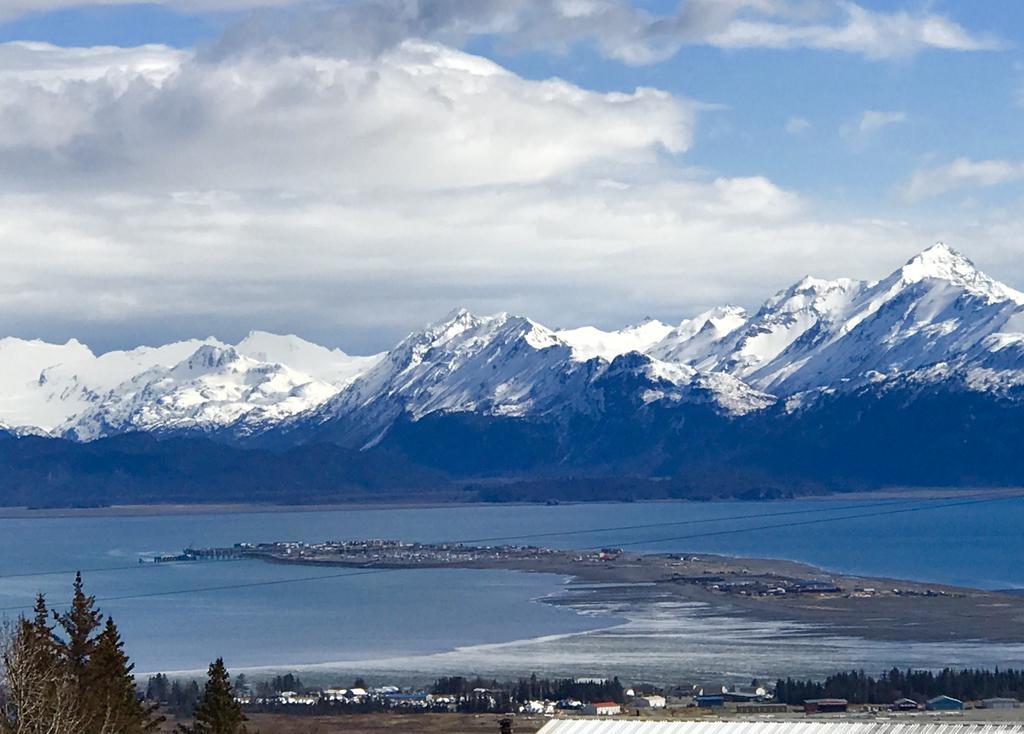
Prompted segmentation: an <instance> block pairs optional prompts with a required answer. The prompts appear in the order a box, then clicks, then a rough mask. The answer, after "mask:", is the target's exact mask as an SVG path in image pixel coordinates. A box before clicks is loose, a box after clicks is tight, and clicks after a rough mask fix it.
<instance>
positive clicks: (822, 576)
mask: <svg viewBox="0 0 1024 734" xmlns="http://www.w3.org/2000/svg"><path fill="white" fill-rule="evenodd" d="M246 558H248V559H260V560H265V561H270V562H279V563H295V564H303V565H326V566H350V567H356V568H381V569H387V568H394V569H399V568H402V569H408V568H443V567H452V568H492V569H493V568H508V569H514V570H524V571H535V572H551V573H566V574H570V575H573V576H581V577H587V578H588V580H594V579H591V578H590V576H591V575H592V572H593V571H594V570H595V569H600V570H599V571H598V573H600V572H601V571H614V572H617V573H615V574H614V577H609V578H607V579H606V580H609V581H630V582H645V583H649V582H652V581H657V582H662V583H668V584H671V585H674V586H689V587H694V588H697V589H701V590H704V591H708V592H711V593H714V594H720V595H729V596H737V597H783V596H794V595H797V596H799V595H804V596H813V597H845V598H870V597H955V598H963V597H964V596H965V594H964V593H963V592H960V591H957V590H951V589H949V588H944V587H940V586H938V585H927V584H919V583H909V582H906V583H901V584H895V585H894V584H886V585H878V584H875V585H872V584H871V583H870V582H866V583H848V582H846V581H845V580H842V579H841V578H840V577H838V576H837V575H835V574H828V573H825V572H822V571H820V570H819V569H813V568H810V567H803V568H799V564H790V563H786V562H782V561H759V560H755V559H732V558H724V557H720V556H712V555H693V554H637V553H628V552H626V551H624V550H622V549H621V548H593V549H584V550H578V549H577V550H563V549H554V548H545V547H540V546H534V545H508V544H504V545H494V546H486V545H471V544H465V543H414V542H405V541H400V540H384V539H373V540H332V541H324V542H320V543H301V542H294V541H277V542H270V543H247V542H241V543H236V544H235V545H234V546H231V547H224V548H186V549H185V550H183V551H182V552H181V553H179V554H175V555H162V556H156V557H154V558H153V559H151V560H152V562H157V563H167V562H188V561H211V560H232V559H246ZM797 570H801V571H803V573H802V574H800V575H795V571H797ZM598 580H600V576H598Z"/></svg>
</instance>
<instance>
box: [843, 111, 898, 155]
mask: <svg viewBox="0 0 1024 734" xmlns="http://www.w3.org/2000/svg"><path fill="white" fill-rule="evenodd" d="M906 121H907V113H905V112H899V111H892V110H864V112H863V113H861V116H860V117H859V118H858V119H857V120H854V121H852V122H848V123H845V124H843V125H840V127H839V134H840V135H841V136H842V137H843V138H845V139H846V140H847V141H849V142H850V143H851V144H852V145H853V147H854V148H860V147H862V146H864V145H865V144H866V143H867V142H868V141H869V140H870V139H871V138H872V137H873V136H874V135H876V134H877V133H878V132H879V131H880V130H882V129H883V128H886V127H889V126H890V125H897V124H899V123H903V122H906Z"/></svg>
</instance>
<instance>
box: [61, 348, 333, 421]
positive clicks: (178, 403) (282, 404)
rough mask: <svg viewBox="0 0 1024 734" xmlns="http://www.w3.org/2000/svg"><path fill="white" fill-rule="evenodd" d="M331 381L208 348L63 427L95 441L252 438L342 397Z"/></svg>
mask: <svg viewBox="0 0 1024 734" xmlns="http://www.w3.org/2000/svg"><path fill="white" fill-rule="evenodd" d="M336 392H337V389H336V388H335V387H334V386H333V385H330V384H328V383H326V382H323V381H320V380H316V379H314V378H311V377H310V376H309V375H305V374H303V373H301V372H297V371H295V370H292V369H290V368H288V367H285V366H283V365H280V364H276V363H268V362H258V361H256V360H254V359H251V358H249V357H245V356H242V355H240V354H239V353H238V351H237V350H236V349H235V348H234V347H223V346H215V345H211V344H204V345H203V346H201V347H199V349H197V350H196V351H195V352H194V353H193V354H191V355H189V356H188V357H186V358H185V359H183V360H182V361H181V362H179V363H178V364H176V365H174V366H173V367H170V368H165V367H154V368H152V369H149V370H146V371H145V372H143V373H141V374H138V375H135V376H134V377H132V378H131V379H130V380H128V381H126V382H124V383H121V384H120V385H118V386H117V387H116V388H114V389H113V390H112V391H111V392H110V393H109V394H108V395H107V396H106V397H105V398H104V400H103V401H101V402H100V403H99V404H97V405H96V406H94V407H92V408H89V409H88V410H86V411H84V412H83V413H81V414H80V415H77V416H75V417H73V418H72V419H71V420H70V421H68V423H67V424H66V425H64V426H62V427H61V428H60V433H61V434H62V435H64V436H65V437H68V438H73V439H76V440H80V441H83V440H84V441H88V440H92V439H96V438H99V437H101V436H107V435H111V434H116V433H124V432H127V431H147V432H154V433H171V432H181V431H199V432H202V433H211V432H215V431H218V430H221V429H225V428H228V427H231V428H232V429H233V430H234V432H235V433H237V434H240V435H244V434H246V433H249V432H252V431H257V430H259V429H260V428H261V427H264V426H266V425H268V424H269V425H273V424H276V423H279V422H281V421H282V420H284V419H285V418H288V417H290V416H293V415H295V414H296V413H301V412H303V411H307V410H310V409H311V408H314V407H316V406H317V405H319V404H321V403H322V402H324V401H325V400H327V399H328V398H329V397H331V396H332V395H334V394H335V393H336Z"/></svg>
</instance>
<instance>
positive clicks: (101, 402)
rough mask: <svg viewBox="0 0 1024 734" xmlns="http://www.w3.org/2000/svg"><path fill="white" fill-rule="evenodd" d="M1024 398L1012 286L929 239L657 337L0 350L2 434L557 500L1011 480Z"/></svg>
mask: <svg viewBox="0 0 1024 734" xmlns="http://www.w3.org/2000/svg"><path fill="white" fill-rule="evenodd" d="M1022 398H1024V294H1021V293H1020V292H1018V291H1016V290H1014V289H1012V288H1010V287H1008V286H1006V285H1004V284H1002V283H999V282H998V281H996V280H995V279H993V278H991V277H989V276H988V275H985V274H984V273H982V272H980V271H979V270H978V269H977V268H976V267H975V266H974V265H973V264H972V263H971V261H970V260H969V259H967V258H966V257H964V256H963V255H961V254H960V253H958V252H956V251H955V250H953V249H952V248H950V247H948V246H947V245H944V244H942V243H938V244H936V245H934V246H932V247H929V248H927V249H926V250H924V251H922V252H921V253H919V254H918V255H916V256H915V257H913V258H911V259H910V260H908V261H907V262H906V263H905V264H904V265H902V266H901V267H899V268H897V269H896V270H895V271H894V272H893V273H891V274H890V275H888V276H887V277H885V278H882V279H880V280H878V281H872V282H868V281H859V280H851V279H837V280H821V279H816V278H813V277H805V278H802V279H801V280H799V281H798V282H796V283H795V284H794V285H792V286H790V287H789V288H786V289H783V290H782V291H779V292H778V293H776V294H775V295H773V296H772V297H770V298H769V299H768V300H767V301H765V303H764V304H763V305H762V306H761V307H760V308H759V309H757V310H756V311H755V312H753V313H747V312H745V311H744V310H743V309H741V308H738V307H735V306H722V307H719V308H715V309H711V310H709V311H706V312H705V313H702V314H700V315H698V316H696V317H693V318H690V319H684V320H682V321H681V322H680V323H679V324H677V325H674V326H673V325H670V324H664V323H661V322H658V321H654V320H647V321H644V322H642V323H641V324H638V325H636V326H631V327H626V328H624V329H621V330H617V331H602V330H599V329H596V328H593V327H582V328H577V329H564V330H552V329H549V328H547V327H545V326H543V325H541V324H538V323H537V322H535V321H533V320H531V319H529V318H527V317H525V316H519V315H514V314H507V313H501V314H496V315H491V316H480V315H477V314H473V313H470V312H469V311H467V310H465V309H457V310H455V311H453V312H451V313H450V314H449V315H448V316H446V317H445V318H444V319H442V320H441V321H439V322H437V323H435V324H432V325H430V326H428V327H426V328H425V329H423V330H421V331H418V332H415V333H413V334H411V335H409V336H408V337H406V338H405V339H403V340H402V341H401V342H400V343H399V344H398V345H396V346H395V347H394V348H393V349H391V350H389V351H388V352H386V353H383V354H379V355H374V356H370V357H353V356H350V355H348V354H346V353H345V352H342V351H341V350H338V349H328V348H325V347H322V346H319V345H316V344H312V343H310V342H307V341H305V340H302V339H300V338H298V337H295V336H278V335H274V334H269V333H266V332H252V333H250V334H249V335H248V336H247V337H246V338H245V339H243V340H242V341H241V342H239V343H238V344H236V345H229V344H224V343H222V342H220V341H218V340H216V339H214V338H207V339H202V340H192V341H185V342H178V343H174V344H168V345H164V346H159V347H140V348H137V349H132V350H127V351H119V352H110V353H107V354H103V355H99V356H97V355H95V354H93V353H92V352H91V351H90V350H89V349H88V347H86V346H84V345H83V344H81V343H80V342H77V341H75V340H72V341H69V342H68V343H66V344H63V345H58V344H46V343H44V342H39V341H27V340H21V339H14V338H7V339H2V340H0V432H3V433H6V434H7V435H8V436H9V437H11V438H16V437H18V436H26V435H43V436H52V437H60V438H63V439H70V440H72V441H95V440H96V439H100V438H110V437H115V436H118V435H121V434H129V433H138V432H142V433H147V434H151V435H153V436H156V437H159V438H161V439H164V440H166V439H170V438H198V437H202V438H204V439H208V440H210V441H213V442H216V443H215V444H214V445H217V444H220V445H230V446H233V447H237V448H253V449H254V448H259V449H261V450H265V449H269V450H273V451H275V452H280V451H286V450H290V449H292V448H294V447H299V446H313V445H327V446H336V447H339V449H343V450H345V451H348V452H357V453H358V452H363V453H367V452H369V453H374V454H376V453H380V454H382V455H384V454H386V455H389V456H396V457H402V459H403V461H405V462H408V463H407V465H405V467H406V469H407V470H408V471H410V472H411V473H412V474H418V473H420V472H421V471H422V472H425V473H426V474H430V476H434V477H435V478H436V477H437V476H445V477H447V479H445V481H456V482H459V481H464V480H469V481H477V480H487V481H489V480H491V479H498V478H501V479H502V481H507V480H509V479H514V480H515V482H516V484H515V486H516V487H518V489H516V490H514V491H512V492H511V495H514V494H515V493H516V492H519V493H520V494H521V495H522V494H523V493H525V494H531V493H532V494H531V496H533V498H543V497H544V496H545V492H546V491H547V490H545V489H544V488H543V487H545V486H546V487H549V488H550V487H554V486H558V487H561V488H562V489H560V490H559V492H561V496H563V497H569V496H574V495H575V494H577V493H578V487H576V485H574V484H573V481H568V480H570V479H571V478H572V477H590V478H595V477H601V478H603V480H608V481H612V480H615V479H621V478H627V477H630V478H634V479H642V480H643V482H644V483H646V482H648V481H663V480H665V479H666V478H667V479H669V480H671V482H673V483H674V484H673V485H672V487H673V489H672V490H671V492H675V493H680V492H682V493H684V494H685V493H686V492H687V491H690V490H693V491H696V492H699V493H705V494H706V493H710V494H716V493H719V494H727V495H730V496H736V495H742V494H744V493H751V492H752V493H754V495H757V494H758V493H759V492H760V493H761V494H767V495H777V494H778V493H780V492H781V493H786V492H794V491H796V492H801V491H825V490H827V489H830V488H831V489H835V488H844V487H861V486H867V485H870V486H878V485H893V484H904V485H911V486H965V485H971V484H976V485H983V486H989V485H1000V486H1002V485H1022V486H1024V460H1022V459H1021V458H1019V455H1020V454H1021V453H1022V452H1020V450H1019V447H1020V446H1021V445H1024V435H1022V434H1024V399H1022ZM21 440H24V439H18V441H21ZM16 443H17V441H16ZM3 445H6V446H10V445H13V444H10V443H9V442H4V444H3ZM233 450H234V449H233ZM68 471H73V470H71V469H69V470H68ZM438 472H439V474H436V473H438ZM289 481H290V480H289ZM538 482H539V484H538ZM545 482H547V484H544V483H545ZM567 482H568V483H567ZM481 486H484V489H482V490H481V496H483V495H486V496H488V497H491V498H494V499H508V498H512V497H511V495H510V494H509V493H507V492H505V490H503V489H502V487H501V485H499V484H495V485H493V486H491V485H486V486H485V485H481ZM605 486H611V485H605ZM644 487H646V488H645V489H643V491H641V492H639V494H641V495H643V494H644V493H650V492H654V490H651V489H650V487H647V485H646V484H644ZM687 487H689V488H690V489H686V488H687ZM654 493H655V494H657V492H654ZM549 494H550V492H549ZM556 494H558V492H556Z"/></svg>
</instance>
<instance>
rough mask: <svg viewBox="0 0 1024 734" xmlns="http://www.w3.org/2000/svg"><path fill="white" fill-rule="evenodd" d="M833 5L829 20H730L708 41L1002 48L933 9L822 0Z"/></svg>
mask: <svg viewBox="0 0 1024 734" xmlns="http://www.w3.org/2000/svg"><path fill="white" fill-rule="evenodd" d="M821 5H822V6H832V7H834V8H837V15H838V16H839V19H838V20H837V21H835V22H833V23H816V22H809V23H784V22H779V21H777V20H764V19H755V20H747V19H735V20H734V21H733V22H731V23H729V24H728V26H726V27H725V28H724V29H723V30H722V31H720V32H718V33H716V34H712V35H710V36H709V37H708V38H707V42H708V43H710V44H711V45H714V46H720V47H722V48H776V49H786V48H812V49H821V50H833V51H845V52H849V53H857V54H861V55H863V56H865V57H867V58H869V59H890V58H900V57H906V56H912V55H913V54H915V53H919V52H921V51H923V50H925V49H929V48H934V49H942V50H946V51H982V50H991V49H996V48H1000V47H1001V45H1002V44H1001V42H1000V41H999V40H997V39H996V38H995V37H993V36H990V35H976V34H972V33H971V32H970V31H968V30H967V29H965V28H964V27H963V26H961V25H959V24H957V23H955V22H954V21H952V20H950V19H948V18H945V17H943V16H940V15H935V14H932V13H910V12H905V11H904V12H895V13H885V12H878V11H872V10H868V9H866V8H863V7H861V6H859V5H857V4H855V3H852V2H836V3H821Z"/></svg>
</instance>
